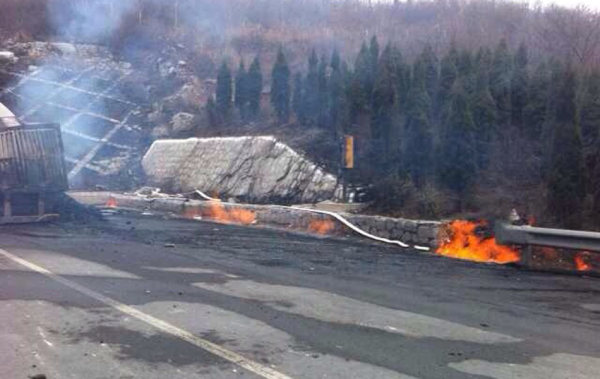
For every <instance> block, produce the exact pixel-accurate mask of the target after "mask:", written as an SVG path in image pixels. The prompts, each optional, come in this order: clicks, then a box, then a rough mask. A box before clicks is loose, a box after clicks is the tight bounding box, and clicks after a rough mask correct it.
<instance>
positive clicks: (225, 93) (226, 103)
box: [216, 62, 233, 116]
mask: <svg viewBox="0 0 600 379" xmlns="http://www.w3.org/2000/svg"><path fill="white" fill-rule="evenodd" d="M232 88H233V83H232V79H231V71H230V70H229V67H228V66H227V63H226V62H223V63H222V64H221V67H220V68H219V72H218V74H217V90H216V102H217V109H218V110H219V112H221V113H222V114H223V115H224V116H227V115H229V111H230V110H231V101H232Z"/></svg>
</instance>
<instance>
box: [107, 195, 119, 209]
mask: <svg viewBox="0 0 600 379" xmlns="http://www.w3.org/2000/svg"><path fill="white" fill-rule="evenodd" d="M106 207H107V208H116V207H117V199H115V198H114V197H112V196H111V197H109V198H108V200H106Z"/></svg>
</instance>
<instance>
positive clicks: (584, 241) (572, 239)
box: [494, 223, 600, 252]
mask: <svg viewBox="0 0 600 379" xmlns="http://www.w3.org/2000/svg"><path fill="white" fill-rule="evenodd" d="M494 234H495V237H496V241H498V242H499V243H501V244H503V245H536V246H550V247H555V248H564V249H572V250H585V251H595V252H600V233H596V232H584V231H579V230H566V229H550V228H538V227H532V226H515V225H508V224H502V223H498V224H496V225H495V226H494Z"/></svg>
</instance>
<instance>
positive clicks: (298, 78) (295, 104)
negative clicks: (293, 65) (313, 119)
mask: <svg viewBox="0 0 600 379" xmlns="http://www.w3.org/2000/svg"><path fill="white" fill-rule="evenodd" d="M303 97H304V83H303V82H302V74H300V73H299V72H297V73H296V75H294V94H293V96H292V108H293V110H294V113H295V114H296V118H297V119H298V122H299V123H301V124H303V123H305V122H306V116H305V114H304V108H303V107H304V98H303Z"/></svg>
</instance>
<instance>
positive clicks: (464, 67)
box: [456, 50, 477, 97]
mask: <svg viewBox="0 0 600 379" xmlns="http://www.w3.org/2000/svg"><path fill="white" fill-rule="evenodd" d="M456 69H457V72H458V77H459V78H460V81H461V83H462V85H463V87H464V89H465V91H466V93H467V95H468V96H469V97H472V96H473V95H474V93H475V90H476V84H477V73H476V71H475V64H474V62H473V56H472V55H471V52H470V51H468V50H463V51H462V52H461V53H460V55H459V57H458V65H457V67H456Z"/></svg>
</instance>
